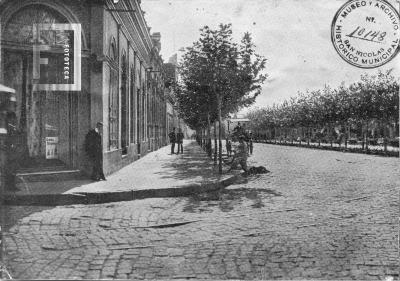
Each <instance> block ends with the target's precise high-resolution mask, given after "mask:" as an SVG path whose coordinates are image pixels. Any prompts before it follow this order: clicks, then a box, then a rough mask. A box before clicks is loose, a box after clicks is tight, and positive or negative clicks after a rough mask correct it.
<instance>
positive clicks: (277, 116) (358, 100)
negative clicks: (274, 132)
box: [248, 71, 399, 130]
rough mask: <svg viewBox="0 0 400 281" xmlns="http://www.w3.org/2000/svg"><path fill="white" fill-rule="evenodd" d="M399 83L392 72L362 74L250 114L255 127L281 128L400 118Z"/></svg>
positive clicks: (392, 120) (256, 128)
mask: <svg viewBox="0 0 400 281" xmlns="http://www.w3.org/2000/svg"><path fill="white" fill-rule="evenodd" d="M398 105H399V83H398V80H397V79H395V77H394V76H393V75H391V74H390V71H388V72H381V71H380V72H379V73H378V74H377V75H367V74H364V75H362V76H361V78H360V81H358V82H356V83H353V84H351V85H350V86H348V87H345V86H344V84H343V83H342V85H341V86H339V87H338V88H336V89H332V88H331V87H329V86H325V87H324V88H322V89H320V90H315V91H311V92H306V93H298V95H297V96H296V97H291V98H290V99H289V100H287V101H285V102H283V103H282V104H280V105H276V104H275V105H273V106H270V107H266V108H257V109H255V110H252V111H251V112H250V113H249V114H248V118H249V119H250V120H251V124H252V129H253V130H265V129H267V128H268V129H274V128H280V127H287V128H293V127H323V126H326V125H327V124H333V123H335V124H336V123H339V124H354V123H358V124H360V123H361V124H362V123H365V122H367V121H369V120H372V119H376V120H381V121H384V122H393V123H397V122H398V120H399V107H398Z"/></svg>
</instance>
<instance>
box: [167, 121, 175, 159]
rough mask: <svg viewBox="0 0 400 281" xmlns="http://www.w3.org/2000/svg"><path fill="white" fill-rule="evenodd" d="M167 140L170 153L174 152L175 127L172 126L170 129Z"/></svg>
mask: <svg viewBox="0 0 400 281" xmlns="http://www.w3.org/2000/svg"><path fill="white" fill-rule="evenodd" d="M168 137H169V142H170V143H171V154H174V153H175V142H176V134H175V127H173V128H172V131H171V132H170V133H169V134H168Z"/></svg>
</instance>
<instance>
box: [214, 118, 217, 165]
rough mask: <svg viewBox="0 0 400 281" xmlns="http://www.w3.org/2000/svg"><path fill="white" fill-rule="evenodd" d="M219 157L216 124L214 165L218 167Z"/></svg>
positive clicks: (215, 126)
mask: <svg viewBox="0 0 400 281" xmlns="http://www.w3.org/2000/svg"><path fill="white" fill-rule="evenodd" d="M217 156H218V149H217V124H216V122H214V165H217Z"/></svg>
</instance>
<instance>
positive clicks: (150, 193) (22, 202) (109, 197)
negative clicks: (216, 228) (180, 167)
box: [4, 174, 241, 206]
mask: <svg viewBox="0 0 400 281" xmlns="http://www.w3.org/2000/svg"><path fill="white" fill-rule="evenodd" d="M239 177H241V175H240V174H239V175H235V176H232V177H229V178H227V179H225V180H222V181H216V182H210V183H205V184H190V185H185V186H182V187H176V188H174V187H171V188H160V189H142V190H127V191H119V192H103V193H94V192H93V193H89V192H84V193H71V194H34V195H14V194H13V195H11V194H6V195H5V196H4V204H5V205H17V206H63V205H75V204H102V203H111V202H121V201H131V200H137V199H147V198H165V197H183V196H189V195H192V194H196V193H204V192H211V191H216V190H219V189H222V188H225V187H227V186H229V185H231V184H233V183H234V182H235V181H236V180H237V179H238V178H239Z"/></svg>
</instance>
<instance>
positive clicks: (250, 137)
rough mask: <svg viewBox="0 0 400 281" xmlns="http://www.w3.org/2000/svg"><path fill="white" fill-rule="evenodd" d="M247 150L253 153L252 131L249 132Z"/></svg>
mask: <svg viewBox="0 0 400 281" xmlns="http://www.w3.org/2000/svg"><path fill="white" fill-rule="evenodd" d="M249 151H250V154H251V155H252V154H253V133H250V134H249Z"/></svg>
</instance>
